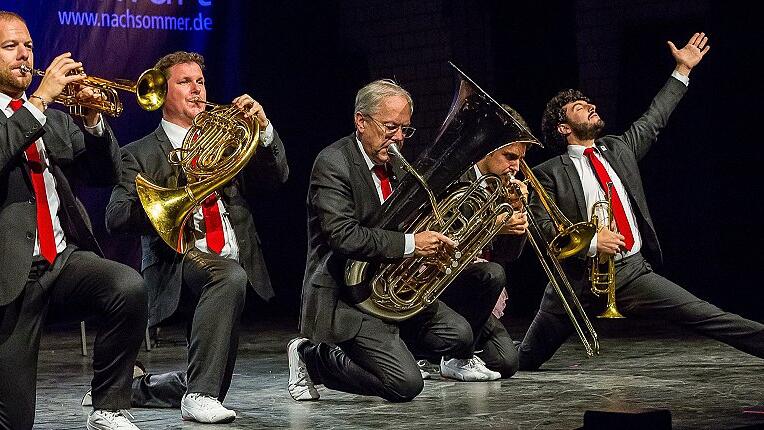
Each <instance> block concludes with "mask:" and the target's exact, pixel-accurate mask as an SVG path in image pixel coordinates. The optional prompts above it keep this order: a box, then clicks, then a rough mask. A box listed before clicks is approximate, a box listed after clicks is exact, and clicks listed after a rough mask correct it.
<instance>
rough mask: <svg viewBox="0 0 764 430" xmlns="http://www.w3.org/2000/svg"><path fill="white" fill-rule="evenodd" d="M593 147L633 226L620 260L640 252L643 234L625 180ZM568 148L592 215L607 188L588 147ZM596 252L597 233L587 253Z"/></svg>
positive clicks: (678, 76)
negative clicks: (631, 243)
mask: <svg viewBox="0 0 764 430" xmlns="http://www.w3.org/2000/svg"><path fill="white" fill-rule="evenodd" d="M671 76H672V77H674V78H675V79H677V80H678V81H680V82H681V83H683V84H684V85H689V82H690V80H689V78H688V77H687V76H684V75H682V74H681V73H679V72H677V71H676V70H675V71H674V72H673V73H671ZM593 148H594V156H595V157H597V159H598V160H599V161H600V162H602V165H603V166H605V170H606V171H607V173H608V175H609V176H610V180H611V181H612V182H613V189H614V190H615V192H616V193H617V194H618V196H619V197H620V199H621V203H622V204H623V210H624V212H626V218H627V219H628V220H629V227H630V228H631V232H632V235H633V236H634V246H632V247H631V250H629V251H624V252H620V253H618V254H616V256H615V259H616V260H620V259H621V258H624V257H628V256H630V255H633V254H636V253H637V252H639V250H640V249H641V248H642V236H641V234H640V232H639V228H638V226H637V218H636V216H635V215H634V209H633V208H632V206H631V201H629V197H628V194H627V193H626V189H625V188H624V187H623V182H621V178H619V177H618V175H617V174H616V173H615V171H614V170H613V168H612V167H611V166H610V163H608V162H607V160H606V159H605V158H604V157H602V156H601V155H600V153H599V152H600V151H601V150H602V149H601V148H600V147H598V146H597V145H596V144H595V145H594V146H593ZM567 149H568V156H569V157H570V159H571V161H573V165H574V166H575V167H576V171H577V172H578V177H579V178H581V185H582V187H583V191H584V199H585V200H586V213H587V216H591V213H592V207H593V206H594V204H595V203H596V202H598V201H600V200H606V199H607V195H606V194H605V190H603V189H602V186H600V183H599V181H598V180H597V174H596V173H595V172H594V168H593V167H592V164H591V162H590V161H589V159H588V158H587V157H586V156H585V155H584V150H585V149H586V147H584V146H581V145H568V148H567ZM605 150H606V149H605ZM596 254H597V235H596V234H595V235H594V238H592V241H591V243H590V244H589V251H588V252H587V255H588V256H589V257H593V256H595V255H596Z"/></svg>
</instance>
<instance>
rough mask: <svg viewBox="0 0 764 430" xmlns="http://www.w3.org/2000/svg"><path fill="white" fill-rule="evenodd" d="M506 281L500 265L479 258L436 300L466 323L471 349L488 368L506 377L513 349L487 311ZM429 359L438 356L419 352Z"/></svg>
mask: <svg viewBox="0 0 764 430" xmlns="http://www.w3.org/2000/svg"><path fill="white" fill-rule="evenodd" d="M506 284H507V277H506V275H505V273H504V268H503V267H502V266H501V265H500V264H497V263H492V262H480V263H473V264H470V265H469V266H467V267H466V268H465V269H464V271H463V272H462V273H460V274H459V276H458V277H457V278H456V279H455V280H454V281H453V282H452V283H451V285H449V286H448V288H446V289H445V291H443V294H441V295H440V300H441V301H443V302H444V303H445V304H447V305H448V306H449V307H450V308H451V309H453V310H454V311H456V312H457V313H458V314H459V315H461V316H463V317H464V319H466V320H467V322H468V323H469V324H470V327H471V328H472V336H473V339H474V340H475V345H474V348H473V349H474V350H475V351H479V352H478V353H477V355H478V356H479V357H480V358H481V359H483V361H485V363H486V365H487V366H488V368H489V369H491V370H494V371H496V372H499V373H501V376H502V377H503V378H509V377H510V376H512V375H514V374H515V372H517V366H518V363H517V349H516V348H515V346H514V344H513V342H512V338H511V337H510V336H509V333H507V330H506V329H505V328H504V325H503V324H502V323H501V321H499V320H498V319H496V318H495V317H493V316H492V315H491V312H492V311H493V308H494V306H495V305H496V300H498V298H499V294H501V290H502V289H503V288H504V286H505V285H506ZM422 357H425V358H427V359H428V360H430V361H431V362H434V363H437V362H439V361H440V357H439V356H433V355H432V354H426V353H425V354H423V355H422Z"/></svg>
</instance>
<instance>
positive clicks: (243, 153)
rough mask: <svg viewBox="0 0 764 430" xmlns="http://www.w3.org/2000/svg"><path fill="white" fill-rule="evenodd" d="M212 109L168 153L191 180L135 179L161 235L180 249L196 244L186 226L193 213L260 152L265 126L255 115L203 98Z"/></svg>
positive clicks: (180, 251)
mask: <svg viewBox="0 0 764 430" xmlns="http://www.w3.org/2000/svg"><path fill="white" fill-rule="evenodd" d="M198 102H199V103H204V104H206V105H209V106H213V109H212V110H209V111H203V112H200V113H199V114H197V115H196V116H195V117H194V121H193V124H192V125H191V128H189V129H188V132H186V136H185V137H184V138H183V145H182V146H181V148H180V149H176V150H173V151H172V152H170V154H169V155H168V158H169V161H170V163H171V164H175V165H178V166H180V167H181V168H182V169H183V171H184V172H185V174H186V177H187V178H188V183H187V184H186V185H185V186H183V187H179V188H163V187H160V186H157V185H154V184H152V183H151V182H149V181H148V180H146V178H144V177H143V176H142V175H141V174H138V176H137V177H136V178H135V186H136V191H137V193H138V197H139V198H140V200H141V204H142V205H143V209H144V210H145V211H146V215H147V216H148V218H149V221H151V224H152V225H153V226H154V229H156V231H157V233H158V234H159V237H161V238H162V239H163V240H164V241H165V242H166V243H167V244H168V245H169V246H170V247H172V248H173V249H174V250H175V251H177V252H179V253H185V252H187V251H188V250H189V249H190V248H191V247H192V246H193V238H189V237H187V234H184V227H185V225H186V222H187V220H188V218H189V217H190V216H191V214H192V213H193V211H194V210H195V209H196V208H197V207H198V206H199V205H200V204H201V203H202V202H203V201H204V200H205V199H206V198H207V197H208V196H209V195H211V194H212V193H214V192H215V191H216V190H218V189H220V188H222V187H223V186H224V185H225V184H227V183H228V182H229V181H230V180H231V179H233V177H234V176H236V175H237V174H238V173H239V171H241V169H243V168H244V166H246V165H247V163H248V162H249V160H250V158H252V156H253V155H254V154H255V150H256V149H257V144H258V142H259V139H258V137H259V131H260V126H259V124H258V122H257V121H256V120H255V119H254V117H245V116H244V112H243V111H242V110H241V109H239V108H237V107H236V106H234V105H217V104H214V103H210V102H205V101H201V100H200V101H198Z"/></svg>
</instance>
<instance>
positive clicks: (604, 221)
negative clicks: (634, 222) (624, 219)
mask: <svg viewBox="0 0 764 430" xmlns="http://www.w3.org/2000/svg"><path fill="white" fill-rule="evenodd" d="M612 187H613V183H612V182H608V184H607V199H606V200H600V201H598V202H596V203H594V206H592V217H591V222H592V224H594V225H595V226H597V231H599V229H600V228H603V227H605V228H610V226H611V225H612V224H613V204H612V197H611V195H612V194H611V193H612V191H611V190H612ZM589 280H590V281H591V283H592V293H593V294H594V295H595V296H601V295H607V304H606V305H605V310H604V311H603V312H602V313H601V314H599V315H597V318H625V317H624V316H623V315H622V314H621V313H620V312H619V311H618V308H617V307H616V304H615V257H614V256H612V255H611V256H610V257H608V258H607V260H605V261H601V260H600V257H599V255H595V256H594V257H592V258H591V265H590V266H589Z"/></svg>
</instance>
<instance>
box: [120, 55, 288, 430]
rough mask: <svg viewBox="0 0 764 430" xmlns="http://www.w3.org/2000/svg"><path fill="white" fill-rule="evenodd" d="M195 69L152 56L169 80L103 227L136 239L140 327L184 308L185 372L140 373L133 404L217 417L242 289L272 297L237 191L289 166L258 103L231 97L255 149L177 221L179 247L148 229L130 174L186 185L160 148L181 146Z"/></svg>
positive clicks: (128, 157) (200, 96)
mask: <svg viewBox="0 0 764 430" xmlns="http://www.w3.org/2000/svg"><path fill="white" fill-rule="evenodd" d="M203 67H204V59H203V58H202V56H201V55H199V54H197V53H192V52H175V53H172V54H169V55H166V56H164V57H162V58H161V59H159V61H158V62H157V64H156V66H155V68H157V69H159V70H160V71H162V72H163V73H164V74H165V77H166V78H167V83H168V85H167V99H166V101H165V103H164V106H163V107H162V121H161V123H160V125H159V127H157V129H156V130H154V131H153V132H151V133H150V134H149V135H147V136H146V137H144V138H142V139H140V140H138V141H135V142H133V143H130V144H129V145H127V146H125V147H124V148H123V149H122V175H121V179H120V182H119V185H117V186H116V187H115V188H114V190H113V192H112V195H111V200H110V201H109V205H108V207H107V209H106V227H107V229H108V230H109V231H110V232H111V233H129V234H134V235H140V236H141V243H142V249H143V260H142V265H141V266H142V267H141V271H142V273H143V276H144V279H145V280H146V289H147V290H148V293H147V294H148V298H149V325H150V326H156V325H157V324H159V323H161V322H163V321H165V320H167V319H168V318H170V317H172V316H174V315H176V314H183V315H178V316H186V315H187V314H188V313H190V314H191V315H192V316H191V319H190V320H189V321H188V325H189V328H188V335H189V336H188V345H189V349H188V363H189V364H188V370H187V372H172V373H168V374H163V375H150V374H147V375H144V376H142V377H139V378H138V379H136V381H135V383H134V393H133V404H134V405H136V406H165V407H167V406H170V407H178V406H180V409H181V415H182V417H183V419H186V420H193V421H198V422H205V423H216V422H230V421H233V420H234V419H235V418H236V413H235V412H234V411H232V410H230V409H227V408H225V407H224V406H223V405H222V403H221V402H222V401H223V399H224V398H225V396H226V393H227V391H228V388H229V386H230V383H231V376H232V374H233V369H234V364H235V363H236V354H237V349H238V341H239V334H238V329H239V319H240V317H241V313H242V311H243V309H244V299H245V297H246V291H247V286H248V285H249V286H251V287H252V288H253V289H254V290H255V291H256V292H257V294H258V295H259V296H260V297H262V298H263V299H265V300H268V299H270V298H271V297H273V289H272V287H271V283H270V280H269V277H268V272H267V270H266V267H265V262H264V260H263V255H262V251H261V250H260V247H259V239H258V236H257V232H256V230H255V225H254V221H253V219H252V211H251V209H250V207H249V205H248V204H247V202H246V200H245V196H248V195H252V193H256V192H258V191H262V190H264V189H268V188H274V187H276V186H277V185H279V184H281V183H283V182H285V181H286V179H287V176H288V174H289V168H288V166H287V160H286V155H285V151H284V145H283V144H282V142H281V139H279V136H278V134H277V133H276V131H275V129H274V128H273V125H272V124H271V122H270V121H269V120H268V118H267V117H266V115H265V111H264V110H263V108H262V106H261V105H260V104H259V103H258V102H256V101H255V100H254V99H252V97H250V96H249V95H246V94H244V95H242V96H239V97H237V98H235V99H234V100H233V102H232V103H233V106H234V107H235V108H236V109H240V110H241V111H242V112H244V116H245V117H251V118H254V119H255V120H256V122H257V123H258V124H259V130H260V132H259V136H255V138H256V139H259V141H260V144H259V147H258V150H257V152H256V154H255V155H254V156H253V158H252V159H251V160H249V162H248V164H247V165H246V166H245V167H244V168H243V170H241V171H240V172H239V173H238V174H237V175H236V176H235V177H234V178H233V180H231V181H229V182H228V183H226V184H225V185H223V186H222V187H221V188H220V189H217V191H216V192H214V193H213V194H212V195H211V196H210V197H209V198H206V199H205V200H204V202H203V203H202V204H201V205H200V206H201V207H199V208H197V209H196V210H194V211H193V212H192V214H191V216H189V222H188V223H187V224H188V225H187V226H181V227H182V229H183V231H184V232H185V233H187V234H188V235H189V236H190V237H192V238H193V239H192V240H193V246H192V248H191V249H190V250H189V251H188V252H186V253H185V254H181V253H179V252H176V250H175V249H173V248H171V247H170V246H168V245H167V244H166V243H165V242H164V241H163V239H162V238H160V237H159V236H158V235H157V232H156V230H155V229H154V227H152V225H151V223H150V222H149V219H148V218H147V216H146V213H145V211H144V208H143V207H142V205H141V201H140V200H139V196H138V193H137V191H136V182H135V180H136V176H137V175H138V174H139V173H140V174H141V175H142V176H143V177H144V178H145V179H146V180H148V181H151V182H152V183H153V184H156V185H158V186H160V187H167V188H177V187H183V186H184V185H186V183H188V182H190V180H189V178H188V176H189V175H187V172H185V171H184V170H181V169H180V168H179V167H178V166H175V165H171V164H170V163H169V161H168V155H169V154H170V153H171V151H172V150H173V149H179V148H181V146H182V142H183V140H184V136H185V135H186V131H187V130H188V129H189V128H190V127H191V126H192V121H193V120H194V117H195V116H197V115H198V114H199V113H200V112H202V111H204V110H205V104H206V103H205V102H206V98H207V92H206V88H205V84H206V82H205V79H204V73H203V71H202V70H203ZM198 138H199V140H200V141H201V140H202V139H203V137H202V136H199V137H198ZM213 143H215V142H213ZM200 158H202V157H200ZM195 161H196V160H194V162H195ZM201 197H204V196H201ZM181 234H183V233H181ZM189 310H190V312H186V311H189ZM221 310H224V311H223V312H221Z"/></svg>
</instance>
